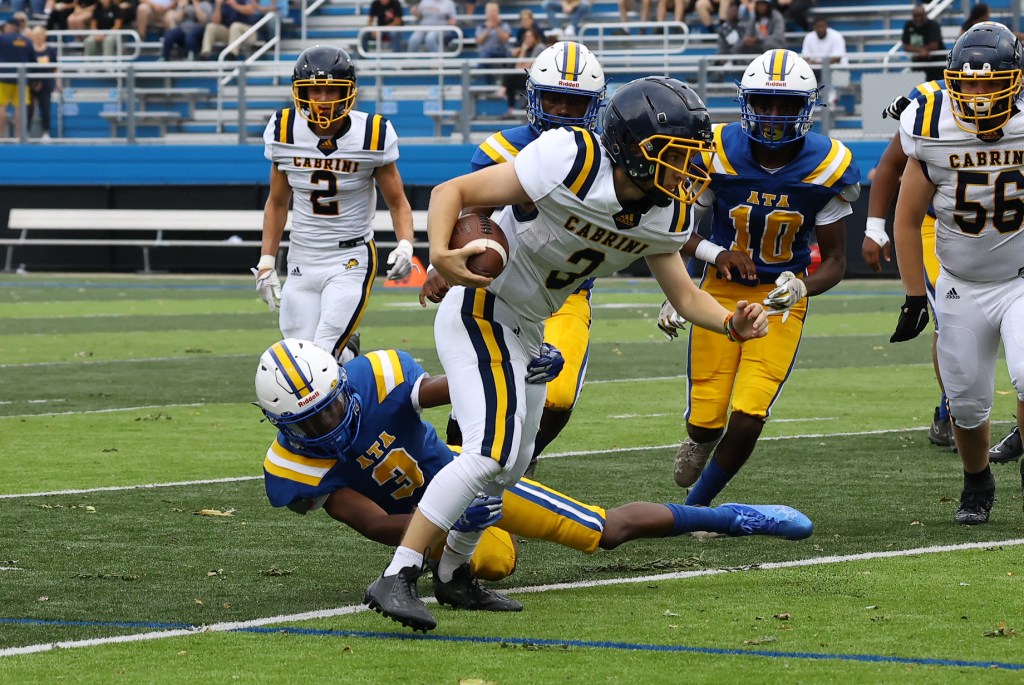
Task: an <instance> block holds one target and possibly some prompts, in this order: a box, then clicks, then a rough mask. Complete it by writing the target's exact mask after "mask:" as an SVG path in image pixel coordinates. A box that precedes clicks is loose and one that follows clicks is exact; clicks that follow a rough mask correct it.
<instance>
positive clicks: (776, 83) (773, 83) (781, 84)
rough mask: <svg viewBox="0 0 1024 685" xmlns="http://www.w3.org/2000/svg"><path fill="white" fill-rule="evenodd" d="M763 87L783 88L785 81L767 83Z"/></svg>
mask: <svg viewBox="0 0 1024 685" xmlns="http://www.w3.org/2000/svg"><path fill="white" fill-rule="evenodd" d="M765 85H766V86H777V87H782V88H785V87H786V82H785V81H769V82H768V83H766V84H765Z"/></svg>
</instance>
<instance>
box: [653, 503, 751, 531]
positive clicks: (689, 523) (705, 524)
mask: <svg viewBox="0 0 1024 685" xmlns="http://www.w3.org/2000/svg"><path fill="white" fill-rule="evenodd" d="M665 506H666V507H668V508H669V511H671V512H672V517H673V518H674V519H675V526H674V527H673V528H672V535H685V534H686V533H692V532H693V531H695V530H703V531H708V532H710V533H728V532H729V524H730V523H732V521H733V519H735V518H736V512H734V511H733V510H732V509H729V508H728V507H714V508H709V507H690V506H687V505H685V504H673V503H668V504H666V505H665Z"/></svg>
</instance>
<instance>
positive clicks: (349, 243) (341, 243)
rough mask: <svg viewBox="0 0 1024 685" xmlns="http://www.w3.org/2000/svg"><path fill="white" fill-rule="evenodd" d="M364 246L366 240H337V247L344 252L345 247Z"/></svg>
mask: <svg viewBox="0 0 1024 685" xmlns="http://www.w3.org/2000/svg"><path fill="white" fill-rule="evenodd" d="M365 244H366V238H353V239H352V240H339V241H338V247H339V248H341V249H342V250H344V249H345V248H347V247H359V246H360V245H365Z"/></svg>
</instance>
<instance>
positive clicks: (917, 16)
mask: <svg viewBox="0 0 1024 685" xmlns="http://www.w3.org/2000/svg"><path fill="white" fill-rule="evenodd" d="M902 40H903V51H904V52H906V53H907V54H908V55H910V61H911V62H943V61H944V60H943V59H942V56H941V55H934V56H933V55H932V52H935V51H937V50H944V49H945V48H944V47H943V45H942V28H941V27H940V26H939V22H937V21H935V20H934V19H929V18H928V14H927V13H926V12H925V9H924V5H914V9H913V11H912V12H911V14H910V21H908V22H907V23H906V24H905V25H904V26H903V39H902ZM943 68H944V65H942V64H936V65H934V66H930V67H923V68H922V71H924V80H925V81H939V80H941V79H942V72H943Z"/></svg>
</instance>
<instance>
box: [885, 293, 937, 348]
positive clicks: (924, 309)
mask: <svg viewBox="0 0 1024 685" xmlns="http://www.w3.org/2000/svg"><path fill="white" fill-rule="evenodd" d="M927 325H928V298H927V297H925V296H924V295H907V299H906V300H904V301H903V306H902V307H900V319H899V321H897V322H896V330H895V332H893V334H892V337H891V338H889V342H891V343H897V342H904V341H907V340H913V339H914V338H916V337H917V336H918V335H919V334H920V333H921V331H923V330H924V327H925V326H927Z"/></svg>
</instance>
